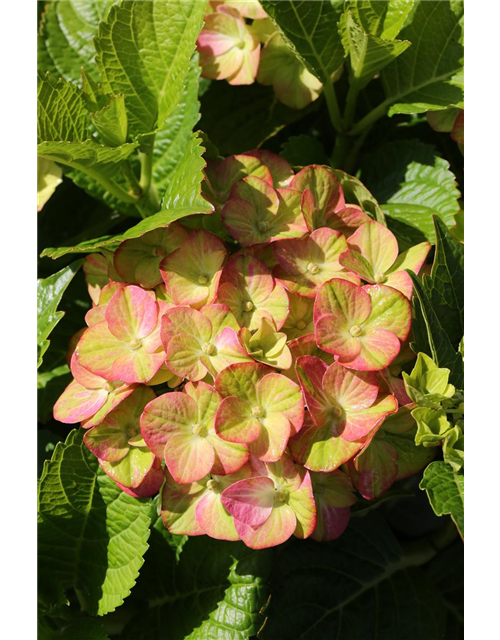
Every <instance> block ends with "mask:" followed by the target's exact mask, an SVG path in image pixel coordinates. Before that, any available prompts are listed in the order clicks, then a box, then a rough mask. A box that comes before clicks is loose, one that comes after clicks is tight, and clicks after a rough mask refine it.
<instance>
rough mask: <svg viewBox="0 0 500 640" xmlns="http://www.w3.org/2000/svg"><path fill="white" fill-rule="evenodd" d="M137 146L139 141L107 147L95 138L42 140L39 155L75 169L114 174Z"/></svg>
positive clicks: (106, 174) (104, 174) (108, 176)
mask: <svg viewBox="0 0 500 640" xmlns="http://www.w3.org/2000/svg"><path fill="white" fill-rule="evenodd" d="M136 148H137V142H129V143H127V144H122V145H121V146H119V147H105V146H104V145H102V144H99V143H98V142H95V141H94V140H84V141H83V142H62V141H61V142H41V143H40V144H39V145H38V155H39V156H42V157H43V158H48V159H49V160H54V161H55V162H60V163H61V164H66V165H68V166H69V167H72V168H73V169H78V170H79V171H84V172H87V173H91V174H96V175H99V174H100V175H103V176H105V177H106V178H110V177H111V176H113V175H114V174H115V173H116V172H117V171H118V169H119V163H120V162H122V160H125V159H126V158H128V157H129V156H130V154H131V153H133V152H134V151H135V149H136Z"/></svg>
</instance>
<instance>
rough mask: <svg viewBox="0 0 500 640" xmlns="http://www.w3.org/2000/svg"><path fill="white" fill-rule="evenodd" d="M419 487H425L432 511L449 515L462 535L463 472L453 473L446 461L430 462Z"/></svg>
mask: <svg viewBox="0 0 500 640" xmlns="http://www.w3.org/2000/svg"><path fill="white" fill-rule="evenodd" d="M420 488H421V489H425V491H426V492H427V497H428V498H429V502H430V503H431V506H432V508H433V509H434V513H435V514H436V515H438V516H442V515H450V516H451V519H452V520H453V522H454V523H455V524H456V526H457V529H458V531H459V533H460V535H461V537H462V538H463V537H464V474H463V472H460V473H455V472H454V471H453V469H452V468H451V467H450V465H449V464H446V462H432V463H431V464H430V465H429V466H428V467H427V469H426V470H425V471H424V477H423V478H422V481H421V482H420Z"/></svg>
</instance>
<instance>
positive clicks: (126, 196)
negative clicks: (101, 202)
mask: <svg viewBox="0 0 500 640" xmlns="http://www.w3.org/2000/svg"><path fill="white" fill-rule="evenodd" d="M69 166H71V167H73V168H74V169H78V171H83V172H84V173H86V174H87V175H88V176H90V177H91V178H93V179H94V180H95V181H96V182H98V183H99V184H100V185H101V187H103V188H104V189H106V191H109V193H111V195H113V196H115V198H118V200H121V201H122V202H126V203H128V204H135V203H136V202H137V201H138V200H139V196H137V195H134V194H132V193H129V192H128V191H125V189H123V187H120V185H119V184H116V183H115V182H112V181H111V180H108V179H107V178H105V177H103V176H102V174H100V173H98V172H97V171H93V170H92V169H88V168H82V167H79V166H75V165H73V164H70V165H69Z"/></svg>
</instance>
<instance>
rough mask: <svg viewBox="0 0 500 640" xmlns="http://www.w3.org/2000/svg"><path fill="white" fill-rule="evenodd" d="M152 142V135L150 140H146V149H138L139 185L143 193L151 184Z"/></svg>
mask: <svg viewBox="0 0 500 640" xmlns="http://www.w3.org/2000/svg"><path fill="white" fill-rule="evenodd" d="M153 144H154V136H152V139H151V141H148V145H147V147H146V151H139V160H140V163H141V177H140V178H139V185H140V187H141V189H142V191H143V193H144V194H147V192H148V191H149V187H150V186H151V175H152V173H153Z"/></svg>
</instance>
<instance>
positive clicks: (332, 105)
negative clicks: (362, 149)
mask: <svg viewBox="0 0 500 640" xmlns="http://www.w3.org/2000/svg"><path fill="white" fill-rule="evenodd" d="M323 93H324V94H325V100H326V104H327V107H328V114H329V116H330V121H331V123H332V126H333V128H334V129H335V131H342V130H343V126H342V116H341V115H340V109H339V103H338V100H337V94H336V93H335V87H334V86H333V82H331V81H327V82H325V84H324V85H323Z"/></svg>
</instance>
